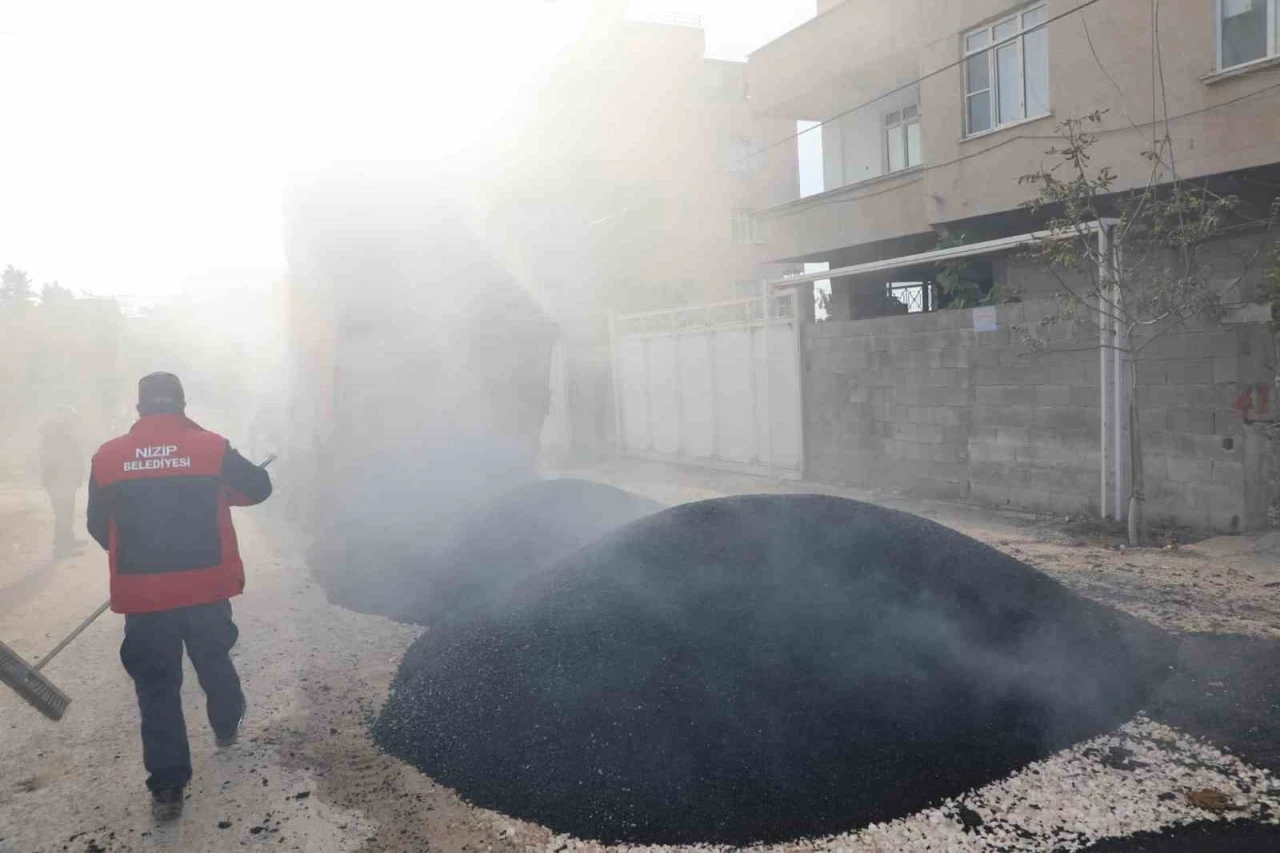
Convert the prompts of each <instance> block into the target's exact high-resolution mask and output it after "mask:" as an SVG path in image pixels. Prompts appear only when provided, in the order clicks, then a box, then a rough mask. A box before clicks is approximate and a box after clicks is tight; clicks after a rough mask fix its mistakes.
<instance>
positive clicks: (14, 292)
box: [0, 264, 35, 305]
mask: <svg viewBox="0 0 1280 853" xmlns="http://www.w3.org/2000/svg"><path fill="white" fill-rule="evenodd" d="M34 297H35V288H34V287H32V285H31V276H29V275H28V274H27V272H26V270H20V269H17V268H15V267H14V266H13V264H10V265H9V266H7V267H5V268H4V272H3V273H0V303H3V304H5V305H26V304H29V303H30V302H31V300H32V299H33V298H34Z"/></svg>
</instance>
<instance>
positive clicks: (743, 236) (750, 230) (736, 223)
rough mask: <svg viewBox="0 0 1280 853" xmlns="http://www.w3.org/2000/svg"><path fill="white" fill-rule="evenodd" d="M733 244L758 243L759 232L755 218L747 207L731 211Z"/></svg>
mask: <svg viewBox="0 0 1280 853" xmlns="http://www.w3.org/2000/svg"><path fill="white" fill-rule="evenodd" d="M733 242H735V243H759V242H760V232H759V229H758V226H757V224H756V218H755V216H754V215H752V213H751V208H749V207H739V208H735V209H734V211H733Z"/></svg>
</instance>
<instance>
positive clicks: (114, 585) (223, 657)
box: [89, 373, 271, 821]
mask: <svg viewBox="0 0 1280 853" xmlns="http://www.w3.org/2000/svg"><path fill="white" fill-rule="evenodd" d="M185 411H186V400H185V396H184V394H183V390H182V383H181V382H179V381H178V377H176V376H174V375H173V374H171V373H152V374H149V375H147V376H144V377H142V380H141V381H140V382H139V383H138V415H139V416H140V417H139V419H138V422H137V423H135V424H134V425H133V428H132V429H130V430H129V432H128V433H126V434H125V435H122V436H120V437H119V438H114V439H112V440H111V441H108V442H107V443H106V444H104V445H102V447H101V448H99V449H98V452H97V453H96V454H94V457H93V472H92V476H91V477H90V479H89V532H90V533H91V534H92V535H93V538H94V539H96V540H97V541H98V544H100V545H101V546H102V547H103V548H105V549H106V550H107V551H108V552H109V553H110V568H111V609H112V610H114V611H116V612H117V613H123V614H125V622H124V643H123V644H122V645H121V646H120V660H121V661H122V662H123V663H124V668H125V670H126V671H127V672H128V673H129V675H130V677H132V678H133V682H134V687H135V689H136V692H137V694H138V708H139V710H140V711H141V714H142V760H143V763H144V764H145V765H146V768H147V773H148V774H149V775H148V778H147V787H148V788H149V789H150V790H151V797H152V808H151V810H152V815H153V816H154V817H155V819H156V820H158V821H165V820H173V819H175V818H177V817H178V816H179V815H181V814H182V798H183V789H184V788H185V787H186V784H187V782H189V781H190V780H191V750H190V746H189V745H188V743H187V728H186V721H185V720H184V719H183V716H182V697H181V689H182V649H183V645H184V644H185V645H186V650H187V655H188V656H190V658H191V664H192V666H194V667H195V670H196V676H197V677H198V678H199V680H200V687H201V688H202V689H203V690H204V692H205V696H206V698H207V700H208V702H207V710H208V714H209V725H210V726H212V727H213V733H214V736H215V739H216V741H217V744H218V746H219V747H228V746H231V745H233V744H234V743H235V742H236V738H237V736H238V735H239V732H240V721H241V719H242V718H243V716H244V710H245V699H244V693H243V692H242V691H241V689H240V677H239V675H238V674H237V673H236V668H235V665H234V664H233V663H232V662H231V655H230V652H231V647H232V646H233V645H235V642H236V639H237V637H238V636H239V631H238V629H237V628H236V626H235V623H234V622H232V621H231V602H230V601H229V599H230V598H231V597H232V596H236V595H239V594H240V593H241V592H242V591H243V590H244V565H243V564H242V563H241V561H240V554H239V552H238V549H237V545H236V533H235V529H234V528H233V527H232V525H231V509H230V508H231V507H233V506H251V505H253V504H257V503H261V502H262V501H264V500H266V499H267V497H269V496H270V494H271V480H270V478H269V477H268V476H267V472H266V471H265V470H264V469H263V468H260V467H258V466H256V465H254V464H252V463H251V462H249V461H248V460H246V459H245V458H244V457H243V456H241V455H240V454H239V453H237V452H236V451H235V450H234V449H232V447H231V444H230V443H229V442H228V441H227V440H226V439H225V438H223V437H222V436H220V435H217V434H216V433H212V432H209V431H207V430H205V429H202V428H201V427H200V426H198V425H197V424H195V423H194V422H192V421H191V420H189V419H188V418H187V417H186V414H185Z"/></svg>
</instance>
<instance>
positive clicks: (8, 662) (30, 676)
mask: <svg viewBox="0 0 1280 853" xmlns="http://www.w3.org/2000/svg"><path fill="white" fill-rule="evenodd" d="M110 605H111V602H110V601H104V602H102V604H101V605H99V607H98V609H97V610H95V611H93V615H92V616H90V617H89V618H88V619H86V620H84V621H83V622H81V623H80V625H79V626H78V627H77V628H76V629H75V630H74V631H72V632H71V633H70V634H68V635H67V636H66V637H65V638H64V639H63V640H62V642H60V643H58V645H56V646H54V647H53V651H51V652H49V654H47V655H45V656H44V657H42V658H41V659H40V662H39V663H38V664H36V665H35V666H31V665H30V664H28V663H27V662H26V661H25V660H23V659H22V658H21V657H20V656H19V655H18V653H17V652H15V651H14V650H13V649H11V648H9V647H8V646H6V645H5V644H4V643H0V681H3V682H4V683H5V684H7V685H9V686H10V687H12V688H13V689H14V690H15V691H17V693H18V695H19V696H21V697H22V698H23V699H25V700H27V703H28V704H30V705H31V706H32V707H34V708H35V709H36V710H37V711H39V712H40V713H41V714H44V715H45V716H46V717H48V718H49V719H51V720H61V719H62V715H63V714H64V713H65V712H66V710H67V706H68V705H70V704H71V698H70V697H69V696H67V694H65V693H63V692H62V691H61V690H59V689H58V688H57V687H54V686H53V682H51V681H50V680H49V679H47V678H45V677H44V676H43V675H41V674H40V670H41V669H42V668H43V667H44V665H45V664H47V663H48V662H49V661H51V660H53V657H54V655H56V654H57V653H58V652H60V651H62V650H63V649H65V648H66V647H67V644H68V643H70V642H71V641H72V640H74V639H75V638H76V637H78V636H80V633H81V632H82V631H83V630H84V629H85V628H88V627H89V626H90V625H91V624H93V620H95V619H97V618H98V617H99V616H101V615H102V613H103V611H105V610H106V609H107V608H108V607H109V606H110Z"/></svg>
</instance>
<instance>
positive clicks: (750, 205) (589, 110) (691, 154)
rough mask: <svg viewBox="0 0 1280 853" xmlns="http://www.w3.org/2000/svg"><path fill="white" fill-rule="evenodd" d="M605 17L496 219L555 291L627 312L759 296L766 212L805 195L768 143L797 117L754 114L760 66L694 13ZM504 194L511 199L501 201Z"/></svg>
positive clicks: (566, 74)
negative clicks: (718, 52)
mask: <svg viewBox="0 0 1280 853" xmlns="http://www.w3.org/2000/svg"><path fill="white" fill-rule="evenodd" d="M600 8H601V11H600V12H599V13H598V15H597V17H596V18H595V19H594V20H593V21H592V23H591V25H590V26H589V27H588V28H587V30H586V31H585V32H584V33H583V34H582V37H581V38H580V39H579V40H578V42H577V43H576V44H575V45H574V46H573V48H572V49H571V50H570V51H569V52H568V54H567V55H566V56H565V57H564V58H563V60H562V61H561V63H560V64H559V66H558V67H557V68H556V69H555V72H554V73H553V74H552V76H551V78H550V79H549V80H548V81H547V83H546V85H545V86H544V87H543V91H542V96H541V98H540V100H539V103H538V104H537V105H536V107H535V109H534V111H533V116H532V118H531V120H530V122H529V124H528V126H527V127H525V128H524V130H523V132H522V133H521V135H520V143H519V145H518V146H517V147H518V149H519V150H516V151H513V152H512V156H511V158H510V160H509V162H508V163H507V164H506V168H507V170H508V174H507V175H506V176H504V178H503V181H502V183H503V185H504V196H505V199H506V200H509V201H508V202H507V203H506V205H505V209H499V211H498V213H497V216H498V217H499V218H500V219H501V220H502V221H503V223H504V225H503V227H502V230H504V231H506V232H507V233H508V234H511V235H512V238H511V240H510V249H511V251H512V252H513V253H515V254H516V255H518V256H519V259H520V260H519V263H520V266H521V267H522V268H525V269H527V270H528V271H529V276H530V278H531V279H533V280H534V281H535V282H537V284H538V287H539V288H540V289H545V290H546V291H547V294H548V298H550V299H553V300H557V301H562V302H564V303H565V305H564V306H563V307H564V308H565V310H568V311H575V310H578V309H579V308H580V307H582V306H583V304H584V303H600V304H597V305H595V306H593V310H596V309H600V308H603V309H605V310H609V311H615V312H626V311H638V310H646V309H657V308H665V307H672V306H675V305H681V304H693V303H702V302H707V301H719V300H725V299H733V298H735V295H736V294H737V293H738V292H739V291H740V290H742V289H743V287H746V286H750V287H751V288H753V289H758V287H759V280H760V277H761V263H762V261H763V260H764V247H763V245H762V239H761V237H760V235H759V232H758V228H757V220H756V219H755V218H754V216H753V215H752V214H753V210H754V207H755V206H756V204H757V202H758V200H759V199H761V198H774V199H777V200H782V199H785V198H788V197H790V196H791V195H794V193H795V189H794V188H793V187H791V186H790V185H789V184H788V183H787V182H788V181H794V169H793V168H790V167H789V166H783V165H781V164H782V162H783V161H777V162H778V163H779V168H778V169H777V171H775V172H774V173H769V172H768V171H767V170H766V168H765V166H766V164H767V163H766V160H765V158H764V157H762V156H760V155H759V154H758V153H757V152H758V151H759V150H760V149H761V148H763V147H764V146H765V145H766V144H767V142H768V141H772V140H774V139H777V138H779V137H781V136H785V135H786V134H787V133H788V132H789V129H790V127H791V123H790V122H789V121H787V120H786V119H783V118H774V117H769V116H763V115H760V114H758V113H756V112H754V111H753V110H752V109H751V108H750V107H749V105H748V102H747V88H746V63H744V62H727V61H720V60H713V59H707V58H705V57H704V51H705V39H704V34H703V30H702V28H701V24H700V21H699V19H698V18H696V17H694V16H677V15H672V16H667V17H664V18H662V19H659V20H634V19H631V18H628V17H626V16H625V15H624V14H623V12H624V9H623V8H622V7H621V5H618V6H610V4H607V3H605V4H601V6H600ZM501 207H502V202H500V208H501Z"/></svg>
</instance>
